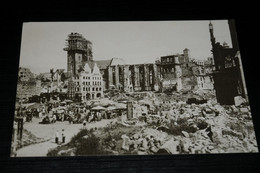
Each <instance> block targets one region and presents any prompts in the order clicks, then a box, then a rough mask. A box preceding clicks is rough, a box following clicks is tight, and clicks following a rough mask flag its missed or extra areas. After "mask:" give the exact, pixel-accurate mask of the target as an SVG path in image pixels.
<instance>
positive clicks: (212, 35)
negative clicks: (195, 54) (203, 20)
mask: <svg viewBox="0 0 260 173" xmlns="http://www.w3.org/2000/svg"><path fill="white" fill-rule="evenodd" d="M209 33H210V41H211V44H212V45H214V44H215V43H216V39H215V37H214V30H213V24H212V23H211V22H210V23H209Z"/></svg>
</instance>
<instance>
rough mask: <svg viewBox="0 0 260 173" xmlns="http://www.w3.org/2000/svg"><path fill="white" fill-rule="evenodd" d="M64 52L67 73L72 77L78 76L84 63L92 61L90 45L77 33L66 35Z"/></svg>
mask: <svg viewBox="0 0 260 173" xmlns="http://www.w3.org/2000/svg"><path fill="white" fill-rule="evenodd" d="M64 50H65V51H67V71H68V72H70V71H71V72H72V75H73V76H74V75H77V74H78V72H79V69H80V68H83V67H84V65H85V63H86V62H88V61H93V57H92V43H91V42H90V41H88V40H86V39H85V38H84V37H83V36H82V35H81V34H79V33H70V34H69V35H68V39H66V47H65V48H64Z"/></svg>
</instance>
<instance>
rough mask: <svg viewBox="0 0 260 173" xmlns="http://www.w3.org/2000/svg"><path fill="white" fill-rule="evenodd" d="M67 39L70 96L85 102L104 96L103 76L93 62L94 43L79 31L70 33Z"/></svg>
mask: <svg viewBox="0 0 260 173" xmlns="http://www.w3.org/2000/svg"><path fill="white" fill-rule="evenodd" d="M66 41H67V45H66V46H67V47H65V48H64V50H65V51H67V71H68V72H69V74H70V76H69V80H68V92H67V94H68V97H69V98H70V99H76V100H78V101H83V102H84V101H86V100H89V99H96V98H98V97H103V77H102V74H101V73H100V70H99V68H98V66H97V64H96V63H93V57H92V43H91V42H90V41H88V40H86V39H85V38H84V37H83V36H82V35H81V34H79V33H71V34H69V35H68V39H67V40H66Z"/></svg>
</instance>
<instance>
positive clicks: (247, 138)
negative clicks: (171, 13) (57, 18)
mask: <svg viewBox="0 0 260 173" xmlns="http://www.w3.org/2000/svg"><path fill="white" fill-rule="evenodd" d="M238 38H239V35H237V32H236V27H235V20H183V21H127V22H126V21H125V22H124V21H122V22H118V21H117V22H113V21H109V22H108V21H106V22H24V23H23V28H22V37H21V49H20V61H19V70H18V78H17V92H16V101H15V112H13V116H14V122H13V129H12V132H13V133H12V142H11V151H10V155H11V157H63V156H111V155H113V156H117V155H179V154H226V153H258V145H257V141H256V136H255V131H254V125H253V120H252V114H251V109H250V103H249V98H248V93H247V88H246V79H245V77H244V71H243V65H242V61H243V56H241V53H240V48H239V42H238Z"/></svg>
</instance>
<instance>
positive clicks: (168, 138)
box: [121, 100, 258, 154]
mask: <svg viewBox="0 0 260 173" xmlns="http://www.w3.org/2000/svg"><path fill="white" fill-rule="evenodd" d="M139 121H140V118H139ZM142 121H144V122H145V124H146V126H144V127H143V128H144V129H143V130H142V131H140V132H138V133H136V134H134V135H131V136H127V135H122V136H121V138H122V140H123V143H122V147H121V149H123V150H124V151H127V152H130V153H132V154H163V153H168V154H181V153H184V154H185V153H186V154H187V153H188V154H195V153H230V152H257V151H258V148H257V143H256V138H255V133H254V127H253V123H252V118H251V113H250V107H249V106H248V105H247V104H245V103H244V101H243V100H242V101H241V100H238V101H237V103H236V105H232V106H227V105H225V106H221V105H219V104H218V103H216V102H215V101H214V100H209V101H207V103H203V104H194V103H193V104H187V103H186V102H184V101H177V102H174V101H169V102H167V103H164V104H161V105H160V106H159V111H158V113H157V114H154V115H151V114H148V115H146V116H145V118H143V119H142Z"/></svg>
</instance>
